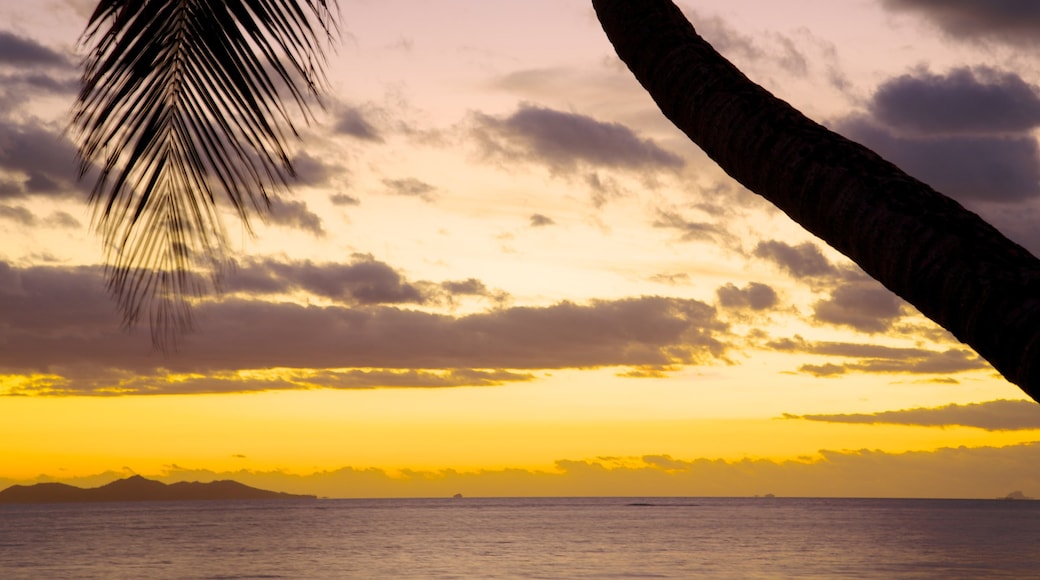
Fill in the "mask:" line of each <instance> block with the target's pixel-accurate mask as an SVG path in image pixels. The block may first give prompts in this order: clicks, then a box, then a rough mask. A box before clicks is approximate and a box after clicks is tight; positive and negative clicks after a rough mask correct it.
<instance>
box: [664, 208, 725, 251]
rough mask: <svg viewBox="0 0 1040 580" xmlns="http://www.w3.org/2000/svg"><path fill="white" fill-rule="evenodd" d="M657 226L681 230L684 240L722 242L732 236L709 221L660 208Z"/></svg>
mask: <svg viewBox="0 0 1040 580" xmlns="http://www.w3.org/2000/svg"><path fill="white" fill-rule="evenodd" d="M653 226H654V227H655V228H666V229H673V230H677V231H679V233H680V235H681V239H682V241H684V242H694V241H698V242H715V243H717V242H722V241H728V240H729V239H730V238H731V237H732V236H731V234H730V233H729V232H727V231H726V230H725V229H723V228H721V227H719V226H717V225H715V224H710V223H707V222H696V221H690V220H687V219H685V218H683V217H682V216H681V215H679V214H678V213H675V212H671V211H665V210H658V211H657V219H655V220H654V222H653Z"/></svg>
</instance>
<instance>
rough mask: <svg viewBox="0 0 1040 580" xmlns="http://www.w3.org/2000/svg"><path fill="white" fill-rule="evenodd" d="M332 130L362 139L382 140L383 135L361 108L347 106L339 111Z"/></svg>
mask: <svg viewBox="0 0 1040 580" xmlns="http://www.w3.org/2000/svg"><path fill="white" fill-rule="evenodd" d="M333 130H334V131H336V132H337V133H339V134H341V135H349V136H351V137H354V138H356V139H361V140H362V141H371V142H374V143H382V142H383V136H382V135H381V134H380V132H379V130H378V129H376V127H375V126H374V125H372V123H370V122H369V121H368V119H367V118H366V116H365V114H364V113H363V112H362V111H361V109H358V108H355V107H347V108H345V109H344V110H343V111H342V112H340V114H339V116H338V118H337V119H336V123H335V125H333Z"/></svg>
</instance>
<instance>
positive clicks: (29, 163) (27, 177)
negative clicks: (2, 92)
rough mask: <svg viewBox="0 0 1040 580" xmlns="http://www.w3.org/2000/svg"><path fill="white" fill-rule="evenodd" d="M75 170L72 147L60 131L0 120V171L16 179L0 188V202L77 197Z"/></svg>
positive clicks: (77, 178)
mask: <svg viewBox="0 0 1040 580" xmlns="http://www.w3.org/2000/svg"><path fill="white" fill-rule="evenodd" d="M77 166H78V164H77V162H76V147H75V145H73V144H72V142H71V141H69V140H68V139H67V138H66V137H65V136H63V135H62V134H61V132H60V131H58V130H53V129H52V128H50V127H47V126H44V125H42V124H32V123H16V122H14V121H10V120H3V119H0V171H3V172H13V173H14V174H15V175H16V176H17V177H14V182H8V183H9V185H8V186H7V187H3V188H0V199H3V198H8V199H9V198H13V197H23V196H25V195H29V194H34V195H46V196H55V197H68V196H73V195H80V194H81V193H82V192H83V191H84V190H83V188H82V186H80V185H79V184H78V183H77V182H78V180H79V176H78V175H77V174H76V168H77ZM8 175H9V176H10V173H8ZM5 181H6V180H5ZM13 183H17V185H13Z"/></svg>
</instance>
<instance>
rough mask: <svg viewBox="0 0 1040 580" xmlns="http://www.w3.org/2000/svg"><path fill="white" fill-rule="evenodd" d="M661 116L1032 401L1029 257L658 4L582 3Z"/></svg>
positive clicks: (1034, 276) (1036, 284)
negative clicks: (761, 80)
mask: <svg viewBox="0 0 1040 580" xmlns="http://www.w3.org/2000/svg"><path fill="white" fill-rule="evenodd" d="M593 6H594V7H595V9H596V13H597V15H598V17H599V20H600V23H601V24H602V26H603V29H604V31H605V32H606V33H607V36H608V37H609V38H610V41H611V42H612V43H613V44H614V48H615V50H616V51H617V54H618V56H620V57H621V59H622V60H623V61H624V62H625V63H626V64H627V65H628V67H629V69H631V71H632V72H633V74H635V76H636V78H637V79H638V80H639V82H640V83H642V85H643V87H644V88H646V90H647V91H648V92H649V93H650V95H651V96H652V97H653V99H654V100H655V101H656V102H657V105H658V106H659V107H660V108H661V111H662V112H664V114H665V115H666V116H667V117H668V118H669V119H670V120H671V121H672V122H673V123H674V124H675V125H676V126H677V127H678V128H679V129H681V130H682V131H683V132H685V133H686V135H688V136H689V137H690V139H692V140H693V142H694V143H696V144H697V145H699V146H700V147H701V148H702V149H703V150H704V151H705V152H706V153H707V154H708V156H709V157H711V158H712V159H713V160H714V161H715V162H716V163H718V164H719V166H720V167H722V169H723V170H725V171H726V173H728V174H729V175H730V176H732V177H733V178H734V179H736V180H737V181H738V182H740V183H741V184H743V185H744V186H745V187H747V188H748V189H750V190H751V191H753V192H755V193H757V194H759V195H761V196H763V197H765V198H766V199H768V200H769V201H771V202H772V203H773V204H775V205H776V206H777V207H779V208H780V209H781V210H783V211H784V212H785V213H786V214H787V215H789V216H790V217H791V218H792V219H794V221H796V222H798V223H799V224H800V225H802V226H803V227H805V228H806V229H807V230H809V231H810V232H812V233H813V234H815V235H817V236H819V237H820V238H821V239H822V240H824V241H825V242H827V243H828V244H830V245H831V246H832V247H834V248H835V249H837V250H838V251H840V252H841V253H843V254H845V255H846V256H848V257H849V258H851V259H852V261H854V262H855V263H856V264H858V265H859V266H860V267H861V268H863V270H864V271H865V272H867V273H868V274H870V275H871V276H873V277H874V278H876V279H877V280H878V281H880V282H881V283H882V284H884V285H885V286H886V287H887V288H888V289H890V290H891V291H893V292H895V293H896V294H897V295H899V296H901V297H902V298H903V299H905V300H906V301H907V302H909V303H910V304H912V305H914V306H915V307H917V309H918V310H920V311H921V312H922V313H923V314H925V315H926V316H928V317H929V318H931V319H932V320H934V321H935V322H937V323H939V325H941V326H942V327H943V328H945V329H947V330H949V331H950V332H951V333H953V335H954V336H956V337H957V338H958V339H959V340H961V341H963V342H965V343H967V344H968V345H970V346H971V347H972V348H974V349H975V350H976V351H977V352H978V353H979V354H980V355H982V357H984V358H985V359H986V360H988V361H989V362H990V363H991V364H992V365H993V366H994V367H995V368H996V369H997V370H998V371H1000V372H1001V373H1002V374H1003V375H1004V376H1005V377H1006V378H1007V379H1008V380H1009V381H1011V382H1012V383H1015V384H1016V385H1018V386H1019V387H1021V388H1022V389H1023V390H1024V391H1025V392H1026V393H1027V394H1029V396H1031V397H1033V399H1034V400H1040V261H1038V260H1037V259H1036V258H1035V257H1034V256H1033V255H1031V254H1030V253H1029V252H1028V251H1026V250H1025V249H1024V248H1022V247H1021V246H1019V245H1017V244H1015V243H1014V242H1012V241H1010V240H1008V239H1007V238H1005V237H1004V236H1003V235H1002V234H1001V233H1000V232H998V231H997V230H996V229H995V228H993V227H992V226H990V225H989V224H987V223H986V222H984V221H983V220H982V219H981V218H979V217H978V216H977V215H975V214H974V213H972V212H970V211H968V210H966V209H964V208H963V207H962V206H961V205H960V204H958V203H957V202H955V201H953V200H952V199H950V198H948V197H946V196H944V195H942V194H940V193H937V192H936V191H935V190H933V189H932V188H930V187H929V186H927V185H925V184H924V183H921V182H920V181H918V180H916V179H914V178H912V177H910V176H909V175H907V174H906V173H904V172H903V171H901V170H900V169H899V168H897V167H896V166H894V165H892V164H891V163H889V162H887V161H885V160H884V159H882V158H881V157H879V156H878V155H876V154H875V153H874V152H872V151H870V150H869V149H867V148H865V147H863V146H861V145H859V144H857V143H854V142H852V141H849V140H848V139H845V138H844V137H841V136H840V135H837V134H835V133H833V132H831V131H828V130H827V129H825V128H824V127H822V126H821V125H819V124H817V123H815V122H813V121H811V120H810V119H808V118H806V117H805V116H804V115H802V114H801V113H800V112H798V111H797V110H795V109H794V108H793V107H791V106H790V105H788V104H787V103H785V102H784V101H781V100H780V99H777V98H776V97H774V96H773V95H772V94H770V93H769V92H768V91H766V90H765V89H763V88H762V87H760V86H758V85H757V84H755V83H753V82H751V81H750V80H748V78H747V77H746V76H744V74H743V73H741V72H740V71H739V70H737V68H736V67H734V66H733V65H732V64H730V63H729V62H728V61H727V60H726V59H724V58H723V57H722V56H721V55H719V53H717V52H716V51H715V50H714V49H713V48H712V47H711V46H710V45H709V44H708V43H707V42H705V41H704V40H703V39H702V38H701V37H700V36H698V35H697V33H696V32H695V31H694V28H693V26H692V25H691V24H690V23H689V22H688V21H687V20H686V18H685V17H684V16H683V15H682V12H681V11H680V10H679V9H678V8H677V7H676V6H675V5H674V4H673V3H672V2H671V1H670V0H593Z"/></svg>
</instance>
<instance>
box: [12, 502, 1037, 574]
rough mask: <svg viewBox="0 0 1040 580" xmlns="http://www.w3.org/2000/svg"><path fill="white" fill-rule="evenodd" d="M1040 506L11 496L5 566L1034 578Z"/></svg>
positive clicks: (20, 569) (69, 570) (109, 570)
mask: <svg viewBox="0 0 1040 580" xmlns="http://www.w3.org/2000/svg"><path fill="white" fill-rule="evenodd" d="M1037 574H1040V502H1032V501H997V500H992V501H971V500H890V499H888V500H862V499H789V498H777V499H765V498H763V499H731V498H727V499H721V498H689V499H686V498H676V499H662V498H652V499H633V498H579V499H574V498H565V499H469V498H467V499H425V500H319V501H269V502H171V503H164V502H149V503H108V504H65V505H61V504H51V505H27V506H10V505H8V506H0V578H4V579H20V578H106V579H107V578H212V579H217V578H698V577H700V578H811V577H818V578H986V577H991V578H1001V577H1005V578H1028V577H1036V576H1037Z"/></svg>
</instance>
